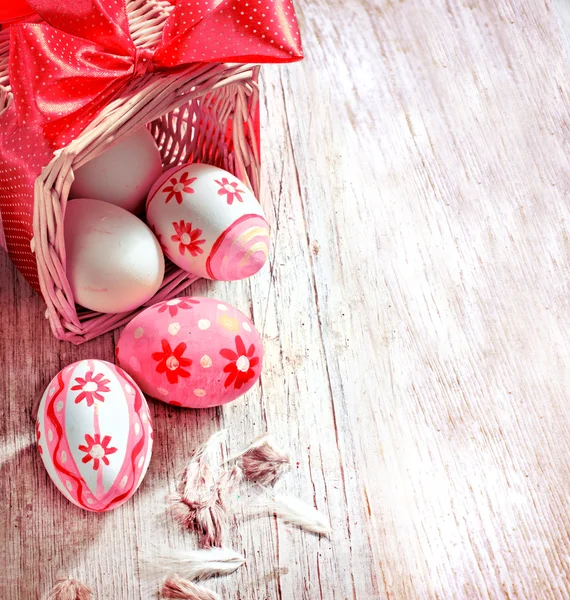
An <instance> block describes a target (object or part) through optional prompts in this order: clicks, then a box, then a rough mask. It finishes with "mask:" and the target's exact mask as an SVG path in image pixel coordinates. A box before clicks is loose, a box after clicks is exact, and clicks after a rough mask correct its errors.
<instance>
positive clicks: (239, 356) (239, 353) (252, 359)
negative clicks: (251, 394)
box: [220, 335, 259, 390]
mask: <svg viewBox="0 0 570 600" xmlns="http://www.w3.org/2000/svg"><path fill="white" fill-rule="evenodd" d="M220 354H221V355H222V356H223V357H224V358H225V359H226V360H229V361H230V362H229V363H228V364H227V365H226V366H225V367H224V373H229V375H228V378H227V379H226V381H225V383H224V386H225V387H230V385H232V384H233V386H234V387H235V388H236V390H239V389H240V388H241V386H242V385H243V384H244V383H247V382H248V381H249V380H250V379H251V378H252V377H254V376H255V371H254V370H253V367H255V366H256V365H257V364H258V363H259V358H258V357H257V356H255V346H254V345H253V344H251V346H250V347H249V348H248V349H247V351H246V349H245V344H244V343H243V340H242V339H241V337H240V336H239V335H236V351H235V352H234V351H233V350H230V349H229V348H224V349H223V350H220Z"/></svg>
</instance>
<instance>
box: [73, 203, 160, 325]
mask: <svg viewBox="0 0 570 600" xmlns="http://www.w3.org/2000/svg"><path fill="white" fill-rule="evenodd" d="M64 237H65V250H66V257H67V259H66V260H67V264H66V271H67V279H68V281H69V284H70V286H71V289H72V291H73V295H74V297H75V301H76V302H77V303H78V304H80V305H81V306H84V307H85V308H89V309H91V310H94V311H97V312H102V313H120V312H125V311H128V310H133V309H135V308H138V307H139V306H140V305H141V304H144V303H145V302H146V301H147V300H150V298H152V297H153V296H154V294H156V292H157V291H158V289H159V288H160V285H161V284H162V279H163V277H164V255H163V254H162V250H161V248H160V244H159V243H158V241H157V239H156V237H155V236H154V234H153V233H152V231H151V230H150V229H149V228H148V227H147V226H146V225H145V223H143V222H142V221H141V220H140V219H138V218H137V217H135V216H134V215H132V214H131V213H130V212H127V211H126V210H123V209H122V208H119V207H118V206H113V205H112V204H108V203H107V202H100V201H99V200H89V199H78V200H71V201H69V202H68V203H67V206H66V213H65V231H64Z"/></svg>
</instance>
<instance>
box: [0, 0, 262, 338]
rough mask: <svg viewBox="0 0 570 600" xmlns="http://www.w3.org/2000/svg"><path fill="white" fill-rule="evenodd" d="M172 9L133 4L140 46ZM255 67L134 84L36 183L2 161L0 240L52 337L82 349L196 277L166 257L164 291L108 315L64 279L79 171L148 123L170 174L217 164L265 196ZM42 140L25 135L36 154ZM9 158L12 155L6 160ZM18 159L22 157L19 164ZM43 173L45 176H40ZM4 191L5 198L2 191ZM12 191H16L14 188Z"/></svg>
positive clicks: (51, 159)
mask: <svg viewBox="0 0 570 600" xmlns="http://www.w3.org/2000/svg"><path fill="white" fill-rule="evenodd" d="M171 10H172V6H171V4H170V3H169V2H166V1H165V0H127V11H128V16H129V26H130V32H131V35H132V38H133V41H134V43H135V44H136V45H137V46H138V47H141V48H152V47H153V46H155V45H156V44H157V43H158V41H159V39H160V36H161V33H162V27H163V26H164V23H165V21H166V19H167V17H168V15H169V14H170V11H171ZM8 53H9V32H8V31H2V32H0V126H1V116H2V113H3V112H4V111H6V110H7V109H8V108H9V106H10V104H11V102H12V99H13V98H12V94H11V91H10V83H9V78H8ZM258 71H259V66H258V65H252V64H246V65H243V64H239V65H238V64H220V63H209V64H203V63H199V64H194V65H190V66H188V67H185V68H182V69H179V70H176V71H172V72H160V73H157V72H155V73H149V74H147V75H145V76H143V77H140V78H137V79H135V80H133V82H132V84H130V85H129V86H128V87H127V88H126V89H125V90H124V91H123V93H121V95H120V97H118V98H116V99H114V100H113V101H112V102H110V103H109V104H108V105H107V106H106V108H105V109H104V110H103V112H101V113H100V114H99V115H98V116H97V117H96V118H95V119H94V120H93V121H92V122H91V123H90V125H89V126H88V127H87V128H86V129H85V130H84V131H83V132H82V133H81V134H80V135H79V136H78V137H77V138H76V139H75V140H73V141H72V142H71V143H70V144H69V145H67V146H65V147H64V148H62V149H61V150H59V151H57V152H56V153H55V154H54V153H50V154H49V155H47V156H46V155H45V154H44V155H43V156H42V155H40V156H39V158H38V157H37V156H36V158H35V159H36V160H38V161H39V162H40V163H41V164H40V165H39V167H40V168H39V169H38V172H39V173H40V174H39V176H38V177H37V179H36V180H35V182H31V183H30V182H28V184H27V183H26V182H22V181H19V180H18V177H17V175H16V170H15V169H12V168H11V167H10V161H9V160H8V161H7V160H6V159H5V160H4V161H2V162H1V163H0V214H1V216H2V221H1V225H2V226H3V229H4V235H2V231H1V229H2V227H0V243H3V245H4V246H5V247H6V248H7V250H8V252H9V254H10V257H11V259H12V260H13V261H14V263H15V264H16V266H17V267H18V269H19V270H20V272H21V273H22V274H23V276H24V277H25V278H26V279H27V280H28V281H29V283H30V284H31V285H32V287H34V288H35V289H36V290H37V291H39V292H40V293H41V294H42V296H43V298H44V300H45V302H46V305H47V310H46V317H47V318H48V319H49V322H50V325H51V328H52V331H53V333H54V335H55V336H56V337H57V338H59V339H62V340H67V341H71V342H73V343H76V344H79V343H82V342H84V341H87V340H89V339H92V338H94V337H96V336H98V335H101V334H102V333H105V332H107V331H109V330H111V329H114V328H115V327H118V326H121V325H123V324H125V323H127V322H128V321H129V320H130V319H132V317H133V316H134V315H135V314H136V313H137V312H139V311H140V310H142V309H143V308H144V307H145V306H148V305H151V304H154V303H156V302H159V301H163V300H168V299H170V298H172V297H173V296H175V295H176V294H178V293H180V292H181V291H182V290H183V289H185V288H186V287H187V286H188V285H189V284H190V283H191V282H192V281H194V280H195V279H196V277H195V276H193V275H192V274H190V273H187V272H185V271H182V270H180V269H179V268H178V267H176V266H175V265H173V264H172V263H170V262H169V261H168V260H167V267H166V272H165V277H164V281H163V284H162V287H161V289H160V290H159V291H158V292H157V294H156V295H155V296H154V297H153V298H152V299H151V300H149V302H147V303H146V304H145V305H144V306H142V307H140V308H139V309H137V310H135V311H132V312H129V313H121V314H100V313H94V312H92V311H89V310H86V309H83V308H81V307H78V306H76V304H75V301H74V298H73V293H72V291H71V288H70V285H69V283H68V281H67V277H66V269H65V265H66V258H65V243H64V236H63V227H64V215H65V205H66V202H67V197H68V194H69V189H70V186H71V184H72V182H73V169H74V168H78V167H80V166H81V165H83V164H84V163H86V162H87V161H89V160H91V159H92V158H94V157H95V156H97V155H99V154H101V153H102V152H103V151H104V150H105V149H106V148H108V147H109V146H110V145H111V144H113V143H114V142H116V141H118V140H119V139H121V138H122V137H123V136H126V135H129V134H131V133H133V132H134V131H136V130H137V129H139V128H141V127H143V126H145V125H147V126H149V127H150V131H151V132H152V134H153V136H154V137H155V139H156V141H157V143H158V147H159V149H160V152H161V155H162V161H163V165H164V167H165V168H169V167H172V166H175V165H177V164H181V163H186V162H202V163H208V164H212V165H215V166H218V167H221V168H222V169H225V170H227V171H230V172H231V173H233V174H234V175H235V176H236V177H238V178H239V179H241V180H242V181H243V182H244V183H245V184H246V185H247V186H248V187H250V189H252V190H253V192H254V193H255V194H256V195H258V193H259V146H258V140H257V131H258V115H259V113H258V86H257V77H258ZM33 143H34V140H30V139H25V136H23V137H22V143H21V147H22V148H24V149H25V148H28V149H29V151H30V152H31V153H33V151H32V147H33ZM4 158H5V157H4ZM14 160H15V161H16V162H17V159H16V158H15V159H14ZM40 171H41V172H40ZM3 190H4V193H3ZM7 190H10V192H8V191H7Z"/></svg>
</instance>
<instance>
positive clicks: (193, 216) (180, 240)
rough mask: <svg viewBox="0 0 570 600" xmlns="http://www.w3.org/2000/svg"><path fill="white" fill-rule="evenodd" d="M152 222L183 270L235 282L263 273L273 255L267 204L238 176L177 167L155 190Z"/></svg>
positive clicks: (149, 205) (150, 211) (150, 208)
mask: <svg viewBox="0 0 570 600" xmlns="http://www.w3.org/2000/svg"><path fill="white" fill-rule="evenodd" d="M146 219H147V222H148V224H149V225H150V227H151V228H152V230H153V231H154V233H155V235H156V236H157V238H158V240H159V242H160V244H161V246H162V249H163V251H164V253H165V254H166V255H167V256H168V258H169V259H170V260H171V261H172V262H173V263H175V264H176V265H178V266H179V267H180V268H181V269H184V270H185V271H189V272H191V273H194V274H195V275H199V276H200V277H205V278H207V279H218V280H224V281H231V280H237V279H244V278H246V277H250V276H251V275H254V274H255V273H257V272H258V271H259V270H260V269H261V267H263V265H264V264H265V261H266V260H267V256H268V253H269V226H268V224H267V221H266V220H265V217H264V215H263V211H262V209H261V205H260V204H259V202H258V201H257V199H256V198H255V196H254V195H253V193H252V192H251V190H250V189H249V188H248V187H247V186H246V185H245V184H244V183H242V182H241V181H240V180H239V179H238V178H237V177H235V176H234V175H232V174H231V173H228V172H227V171H223V170H222V169H218V168H217V167H213V166H211V165H204V164H191V165H182V166H179V167H175V168H174V169H171V170H169V171H167V172H166V173H164V174H163V175H162V177H160V178H159V179H158V181H157V182H156V183H155V185H154V186H153V188H152V189H151V191H150V193H149V196H148V200H147V204H146Z"/></svg>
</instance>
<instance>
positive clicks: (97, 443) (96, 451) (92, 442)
mask: <svg viewBox="0 0 570 600" xmlns="http://www.w3.org/2000/svg"><path fill="white" fill-rule="evenodd" d="M110 441H111V436H110V435H106V436H105V437H104V438H103V439H102V440H101V436H100V434H98V433H95V434H93V435H92V436H91V435H89V434H86V435H85V442H86V443H87V445H85V446H83V445H82V446H78V448H79V450H81V452H85V456H84V457H83V458H82V459H81V462H82V463H88V462H89V461H90V460H92V461H93V470H94V471H97V469H98V468H99V465H100V461H102V462H103V464H105V465H109V459H108V458H107V456H108V455H109V454H115V452H116V451H117V448H109V442H110Z"/></svg>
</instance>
